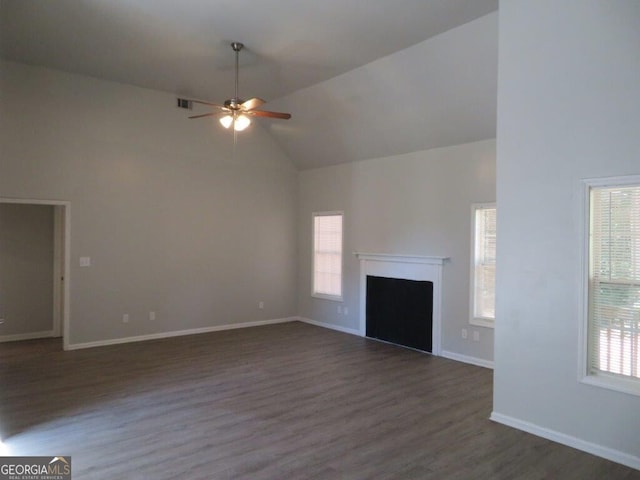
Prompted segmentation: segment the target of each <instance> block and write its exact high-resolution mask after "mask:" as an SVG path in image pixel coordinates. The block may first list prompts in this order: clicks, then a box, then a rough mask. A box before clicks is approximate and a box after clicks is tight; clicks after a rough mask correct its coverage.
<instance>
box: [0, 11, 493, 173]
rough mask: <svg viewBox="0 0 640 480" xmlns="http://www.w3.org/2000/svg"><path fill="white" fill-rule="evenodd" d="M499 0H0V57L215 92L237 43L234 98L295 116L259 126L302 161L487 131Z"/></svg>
mask: <svg viewBox="0 0 640 480" xmlns="http://www.w3.org/2000/svg"><path fill="white" fill-rule="evenodd" d="M497 4H498V0H398V1H396V2H391V1H389V0H322V1H315V0H306V1H305V0H270V1H266V0H265V1H258V0H234V1H230V0H181V1H179V2H178V1H175V0H91V1H88V0H56V1H45V0H40V1H36V0H29V1H25V0H0V55H1V56H2V57H3V58H5V59H8V60H12V61H17V62H22V63H27V64H33V65H41V66H46V67H50V68H55V69H59V70H63V71H67V72H72V73H78V74H82V75H89V76H93V77H98V78H102V79H106V80H112V81H117V82H122V83H127V84H132V85H137V86H142V87H147V88H153V89H157V90H164V91H168V92H172V93H175V94H177V95H181V96H188V97H195V98H200V99H205V100H210V101H215V102H222V101H223V100H225V99H227V98H229V97H230V96H232V93H233V83H234V82H233V65H234V56H233V55H234V54H233V51H232V50H231V48H230V46H229V43H230V42H231V41H240V42H243V43H244V44H245V45H246V49H245V50H244V51H243V53H242V55H241V70H240V92H241V96H242V97H244V98H248V97H254V96H257V97H262V98H264V99H266V100H268V101H269V102H270V103H269V105H268V106H267V107H268V108H269V109H285V110H287V111H290V112H291V113H292V115H293V118H292V119H291V120H289V121H288V122H279V123H278V121H268V120H263V119H261V120H260V122H261V124H263V126H264V127H265V128H268V129H269V130H270V131H271V133H272V134H273V135H274V137H275V138H276V139H277V141H278V142H279V143H280V145H281V146H282V148H283V149H284V150H285V152H286V153H287V154H289V156H291V158H292V160H293V161H294V162H295V163H296V164H297V165H298V166H299V167H300V168H312V167H318V166H322V165H328V164H334V163H341V162H348V161H353V160H358V159H362V158H371V157H379V156H387V155H394V154H399V153H405V152H409V151H415V150H420V149H426V148H433V147H439V146H447V145H453V144H456V143H463V142H465V141H473V140H479V139H483V138H490V137H492V136H494V135H495V103H496V78H497V15H496V14H493V15H489V14H491V13H492V12H495V10H496V9H497V7H498V5H497ZM480 17H482V18H480ZM476 19H479V20H476ZM470 22H471V23H470Z"/></svg>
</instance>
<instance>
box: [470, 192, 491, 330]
mask: <svg viewBox="0 0 640 480" xmlns="http://www.w3.org/2000/svg"><path fill="white" fill-rule="evenodd" d="M472 236H473V242H472V245H473V249H472V252H471V262H472V264H471V285H472V289H471V312H472V313H471V320H470V322H471V323H472V324H474V325H482V326H485V327H492V326H493V323H494V320H495V316H496V315H495V308H496V205H495V204H494V203H490V204H486V203H483V204H474V205H472Z"/></svg>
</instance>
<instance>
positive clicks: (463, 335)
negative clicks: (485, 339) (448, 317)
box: [461, 328, 469, 340]
mask: <svg viewBox="0 0 640 480" xmlns="http://www.w3.org/2000/svg"><path fill="white" fill-rule="evenodd" d="M461 335H462V338H464V339H465V340H466V339H467V337H468V336H469V332H468V331H467V329H466V328H463V329H462V332H461Z"/></svg>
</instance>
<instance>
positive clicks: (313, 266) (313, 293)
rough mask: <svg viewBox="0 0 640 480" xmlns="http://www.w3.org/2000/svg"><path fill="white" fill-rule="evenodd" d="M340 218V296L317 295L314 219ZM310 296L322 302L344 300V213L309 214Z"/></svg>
mask: <svg viewBox="0 0 640 480" xmlns="http://www.w3.org/2000/svg"><path fill="white" fill-rule="evenodd" d="M331 216H340V217H341V219H342V231H341V238H340V244H341V251H340V295H330V294H327V293H318V292H316V291H315V289H316V285H315V274H316V249H315V236H316V231H315V223H316V222H315V219H316V217H331ZM311 296H312V297H314V298H320V299H322V300H331V301H335V302H341V301H342V300H343V298H344V212H343V211H340V210H334V211H322V212H313V213H312V214H311Z"/></svg>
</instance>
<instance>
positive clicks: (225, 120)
mask: <svg viewBox="0 0 640 480" xmlns="http://www.w3.org/2000/svg"><path fill="white" fill-rule="evenodd" d="M220 123H221V124H222V126H223V127H224V128H229V127H230V126H231V124H232V123H233V117H232V116H231V115H225V116H224V117H221V118H220ZM236 130H237V128H236Z"/></svg>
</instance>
